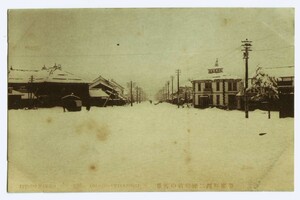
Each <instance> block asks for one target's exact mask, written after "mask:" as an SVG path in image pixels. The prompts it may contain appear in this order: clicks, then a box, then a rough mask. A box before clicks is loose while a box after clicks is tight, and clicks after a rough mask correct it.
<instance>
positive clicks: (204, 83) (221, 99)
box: [192, 60, 242, 109]
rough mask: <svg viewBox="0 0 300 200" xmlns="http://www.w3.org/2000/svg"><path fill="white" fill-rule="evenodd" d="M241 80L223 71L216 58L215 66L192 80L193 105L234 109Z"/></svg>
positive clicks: (196, 106)
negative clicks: (205, 74) (205, 73)
mask: <svg viewBox="0 0 300 200" xmlns="http://www.w3.org/2000/svg"><path fill="white" fill-rule="evenodd" d="M241 80H242V79H241V78H239V77H237V76H233V75H229V74H226V73H224V72H223V67H219V65H218V60H217V61H216V63H215V66H214V67H213V68H209V69H208V74H207V76H204V77H199V78H196V79H194V80H192V84H193V105H194V107H195V108H207V107H219V108H226V109H235V108H236V106H237V99H236V95H237V93H238V91H239V87H240V82H241Z"/></svg>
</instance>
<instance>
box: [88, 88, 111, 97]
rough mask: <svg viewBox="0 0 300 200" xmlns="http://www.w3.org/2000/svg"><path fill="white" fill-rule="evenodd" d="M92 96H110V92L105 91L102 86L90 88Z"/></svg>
mask: <svg viewBox="0 0 300 200" xmlns="http://www.w3.org/2000/svg"><path fill="white" fill-rule="evenodd" d="M89 93H90V96H91V97H108V94H107V93H105V92H104V91H103V90H102V89H100V88H97V89H96V88H95V89H94V88H93V89H90V90H89Z"/></svg>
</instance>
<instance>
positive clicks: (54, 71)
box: [8, 66, 88, 83]
mask: <svg viewBox="0 0 300 200" xmlns="http://www.w3.org/2000/svg"><path fill="white" fill-rule="evenodd" d="M31 79H32V82H33V83H42V82H51V83H88V82H87V81H85V80H83V79H82V78H79V77H77V76H75V75H74V74H72V73H70V72H66V71H63V70H62V69H61V67H57V66H54V67H50V68H46V67H43V68H42V69H41V70H23V69H10V70H9V73H8V82H9V83H28V82H31Z"/></svg>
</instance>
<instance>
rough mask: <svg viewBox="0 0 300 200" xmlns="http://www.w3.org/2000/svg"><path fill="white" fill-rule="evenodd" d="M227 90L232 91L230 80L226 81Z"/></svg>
mask: <svg viewBox="0 0 300 200" xmlns="http://www.w3.org/2000/svg"><path fill="white" fill-rule="evenodd" d="M228 91H232V82H228Z"/></svg>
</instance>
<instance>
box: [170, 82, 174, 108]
mask: <svg viewBox="0 0 300 200" xmlns="http://www.w3.org/2000/svg"><path fill="white" fill-rule="evenodd" d="M173 80H174V76H171V81H172V88H171V89H172V93H171V103H173Z"/></svg>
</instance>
